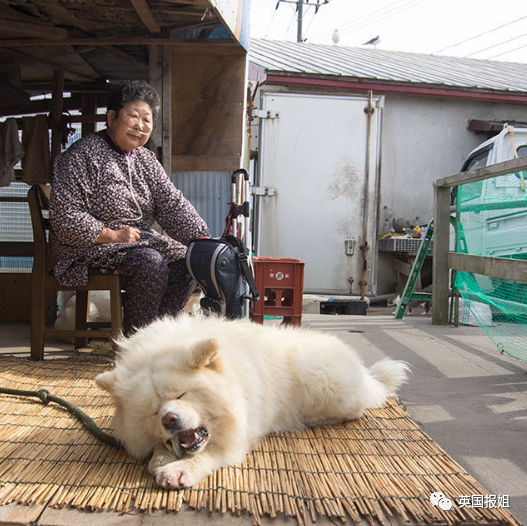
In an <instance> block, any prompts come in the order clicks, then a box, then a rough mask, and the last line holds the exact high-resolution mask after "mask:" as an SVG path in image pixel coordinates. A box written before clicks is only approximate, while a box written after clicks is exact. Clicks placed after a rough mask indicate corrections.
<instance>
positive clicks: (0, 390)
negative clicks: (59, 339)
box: [0, 387, 121, 447]
mask: <svg viewBox="0 0 527 526" xmlns="http://www.w3.org/2000/svg"><path fill="white" fill-rule="evenodd" d="M0 394H7V395H13V396H28V397H31V396H33V397H36V398H40V400H41V401H42V403H43V404H44V405H48V404H49V402H55V403H56V404H59V405H61V406H63V407H65V408H66V409H67V410H68V411H70V412H71V413H73V414H74V415H75V416H76V417H77V418H78V419H79V420H80V421H81V422H82V423H83V424H84V425H85V426H86V427H87V428H88V430H89V431H90V433H91V434H92V435H94V436H95V437H96V438H98V439H99V440H101V441H102V442H105V443H106V444H109V445H110V446H114V447H120V446H121V443H120V442H119V441H118V440H117V439H116V438H115V437H113V436H111V435H108V434H107V433H105V432H104V431H103V430H102V429H101V428H99V427H98V426H97V424H96V423H95V422H94V421H93V419H92V418H90V417H89V416H88V415H87V414H86V413H85V412H84V411H81V410H80V409H79V408H78V407H77V406H75V405H73V404H72V403H71V402H68V401H67V400H64V399H63V398H59V397H58V396H54V395H52V394H51V393H50V392H49V391H47V390H46V389H40V390H39V391H22V390H19V389H9V388H7V387H0Z"/></svg>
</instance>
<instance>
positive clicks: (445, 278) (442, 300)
mask: <svg viewBox="0 0 527 526" xmlns="http://www.w3.org/2000/svg"><path fill="white" fill-rule="evenodd" d="M434 193H435V207H434V248H433V251H434V258H433V262H432V282H433V284H434V285H433V287H434V288H433V295H432V323H433V324H434V325H446V324H447V323H448V292H449V290H450V271H449V268H448V261H447V256H448V250H449V246H450V188H449V187H448V186H437V185H435V186H434Z"/></svg>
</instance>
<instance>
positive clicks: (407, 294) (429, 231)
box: [394, 219, 434, 320]
mask: <svg viewBox="0 0 527 526" xmlns="http://www.w3.org/2000/svg"><path fill="white" fill-rule="evenodd" d="M433 236H434V220H433V219H431V220H430V222H429V223H428V226H427V227H426V233H425V237H424V238H423V240H422V241H421V245H420V246H419V250H418V251H417V256H416V257H415V259H414V264H413V265H412V270H411V271H410V275H409V276H408V280H407V281H406V285H405V287H404V290H403V293H402V294H401V301H400V302H399V305H397V309H396V311H395V315H394V317H395V319H397V320H401V319H402V318H403V316H404V313H405V312H406V308H407V307H408V304H409V303H410V302H411V301H430V300H431V299H432V293H431V292H414V289H415V284H416V283H417V279H418V278H419V274H420V273H421V269H422V268H423V264H424V262H425V259H426V256H427V255H428V254H429V251H430V243H431V242H432V238H433Z"/></svg>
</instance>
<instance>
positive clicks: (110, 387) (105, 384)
mask: <svg viewBox="0 0 527 526" xmlns="http://www.w3.org/2000/svg"><path fill="white" fill-rule="evenodd" d="M116 380H117V378H116V375H115V370H112V371H106V372H105V373H101V374H99V375H98V376H96V377H95V383H96V384H97V385H98V386H99V387H100V388H101V389H104V390H105V391H108V392H109V393H113V391H114V385H115V381H116Z"/></svg>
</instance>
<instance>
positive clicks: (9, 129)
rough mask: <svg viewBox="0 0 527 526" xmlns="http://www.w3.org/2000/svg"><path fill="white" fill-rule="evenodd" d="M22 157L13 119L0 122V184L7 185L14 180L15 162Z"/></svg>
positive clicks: (16, 127)
mask: <svg viewBox="0 0 527 526" xmlns="http://www.w3.org/2000/svg"><path fill="white" fill-rule="evenodd" d="M22 157H24V148H23V147H22V144H20V141H19V140H18V125H17V123H16V120H15V119H7V120H6V121H5V122H1V123H0V186H9V185H10V184H11V182H12V181H14V180H15V164H16V163H18V161H20V159H22Z"/></svg>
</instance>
